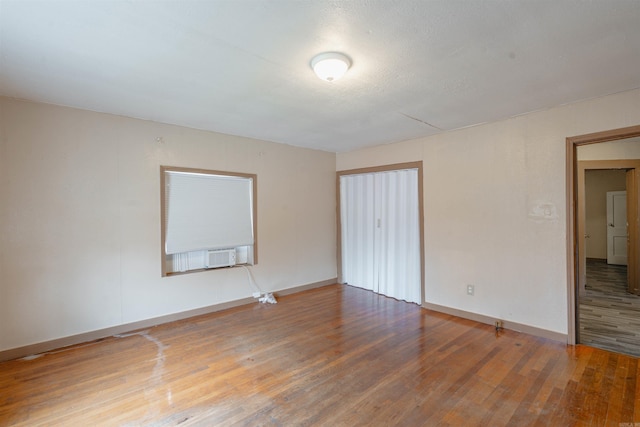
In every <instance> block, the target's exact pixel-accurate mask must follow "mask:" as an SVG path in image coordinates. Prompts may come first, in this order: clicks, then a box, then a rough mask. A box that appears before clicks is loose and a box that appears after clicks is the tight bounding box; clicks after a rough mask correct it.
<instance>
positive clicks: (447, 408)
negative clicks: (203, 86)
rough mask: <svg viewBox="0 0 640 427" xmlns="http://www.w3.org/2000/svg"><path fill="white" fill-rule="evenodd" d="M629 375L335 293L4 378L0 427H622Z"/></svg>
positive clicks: (629, 419)
mask: <svg viewBox="0 0 640 427" xmlns="http://www.w3.org/2000/svg"><path fill="white" fill-rule="evenodd" d="M639 373H640V372H639V367H638V359H637V358H634V357H629V356H624V355H620V354H615V353H610V352H607V351H604V350H599V349H595V348H592V347H586V346H577V347H571V346H569V347H568V346H566V345H565V344H562V343H558V342H554V341H549V340H546V339H542V338H537V337H533V336H530V335H526V334H521V333H516V332H513V331H508V330H507V331H503V332H501V333H499V334H496V332H495V330H494V329H493V327H491V326H488V325H484V324H479V323H476V322H473V321H469V320H464V319H459V318H455V317H452V316H449V315H444V314H439V313H435V312H431V311H428V310H425V309H422V308H420V307H418V306H417V305H415V304H408V303H404V302H399V301H396V300H393V299H390V298H386V297H383V296H380V295H376V294H374V293H372V292H369V291H365V290H361V289H357V288H353V287H349V286H340V285H332V286H327V287H324V288H318V289H313V290H310V291H306V292H302V293H299V294H294V295H289V296H286V297H283V298H280V299H279V303H278V304H276V305H261V304H255V305H250V306H243V307H237V308H234V309H231V310H227V311H223V312H218V313H214V314H210V315H206V316H200V317H196V318H192V319H187V320H183V321H179V322H174V323H171V324H166V325H161V326H158V327H155V328H151V329H149V330H144V331H138V332H134V333H131V334H125V335H121V336H117V337H111V338H107V339H104V340H101V341H97V342H94V343H89V344H85V345H81V346H75V347H71V348H67V349H62V350H60V351H57V352H51V353H48V354H45V355H42V356H40V357H36V358H25V359H18V360H13V361H8V362H4V363H0V425H2V426H13V425H19V426H40V425H47V426H50V425H62V426H89V425H106V426H138V425H149V426H175V425H180V426H187V425H204V426H213V425H215V426H232V425H239V426H256V425H264V426H312V425H318V426H356V425H361V426H389V425H403V426H417V425H428V426H430V425H455V426H458V425H465V426H503V425H513V426H525V425H533V426H568V425H593V426H601V425H611V426H616V427H619V426H620V425H621V424H620V423H634V422H636V423H640V401H639V400H640V382H639V381H638V375H639ZM629 425H633V424H629Z"/></svg>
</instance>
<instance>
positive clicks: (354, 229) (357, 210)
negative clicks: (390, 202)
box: [340, 174, 375, 290]
mask: <svg viewBox="0 0 640 427" xmlns="http://www.w3.org/2000/svg"><path fill="white" fill-rule="evenodd" d="M340 206H341V208H340V209H341V219H340V220H341V225H342V280H343V282H345V283H348V284H350V285H353V286H357V287H359V288H365V289H370V290H374V288H373V284H374V277H373V273H374V233H375V223H374V221H375V210H374V176H373V175H372V174H367V175H349V176H346V177H345V176H343V177H341V179H340Z"/></svg>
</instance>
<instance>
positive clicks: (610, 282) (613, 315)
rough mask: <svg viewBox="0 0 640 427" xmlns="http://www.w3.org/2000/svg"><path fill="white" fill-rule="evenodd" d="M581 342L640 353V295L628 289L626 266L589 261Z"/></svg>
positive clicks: (638, 355) (580, 309) (582, 304)
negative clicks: (629, 291) (633, 293)
mask: <svg viewBox="0 0 640 427" xmlns="http://www.w3.org/2000/svg"><path fill="white" fill-rule="evenodd" d="M586 276H587V283H586V287H585V288H586V295H584V296H583V297H581V298H580V307H579V316H580V334H579V337H578V339H579V342H580V343H582V344H586V345H591V346H594V347H598V348H602V349H605V350H611V351H615V352H618V353H625V354H629V355H631V356H636V357H640V297H639V296H637V295H632V294H630V293H628V292H627V267H626V266H623V265H609V264H607V263H606V262H605V261H599V260H588V261H587V271H586Z"/></svg>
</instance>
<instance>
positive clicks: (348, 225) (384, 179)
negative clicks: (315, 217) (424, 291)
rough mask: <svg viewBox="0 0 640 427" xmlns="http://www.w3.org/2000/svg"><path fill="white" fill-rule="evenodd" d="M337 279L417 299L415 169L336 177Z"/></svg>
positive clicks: (415, 300)
mask: <svg viewBox="0 0 640 427" xmlns="http://www.w3.org/2000/svg"><path fill="white" fill-rule="evenodd" d="M340 221H341V240H342V246H341V249H342V281H343V282H344V283H347V284H350V285H353V286H358V287H361V288H365V289H370V290H372V291H374V292H377V293H381V294H383V295H387V296H390V297H393V298H396V299H401V300H405V301H408V302H414V303H417V304H420V303H421V299H422V297H421V292H420V286H421V273H420V224H419V205H418V173H417V170H415V169H408V170H399V171H388V172H377V173H367V174H359V175H343V176H341V177H340Z"/></svg>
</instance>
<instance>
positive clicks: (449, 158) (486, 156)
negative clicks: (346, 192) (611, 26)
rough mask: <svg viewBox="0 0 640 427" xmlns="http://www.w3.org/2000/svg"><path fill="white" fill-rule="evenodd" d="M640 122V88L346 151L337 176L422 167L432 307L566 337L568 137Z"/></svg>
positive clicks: (428, 288) (428, 289) (340, 156)
mask: <svg viewBox="0 0 640 427" xmlns="http://www.w3.org/2000/svg"><path fill="white" fill-rule="evenodd" d="M487 102H491V100H487ZM638 124H640V90H635V91H630V92H625V93H620V94H616V95H611V96H608V97H604V98H599V99H594V100H589V101H585V102H581V103H576V104H571V105H566V106H562V107H558V108H554V109H550V110H546V111H540V112H536V113H531V114H527V115H524V116H519V117H515V118H512V119H509V120H505V121H501V122H497V123H490V124H486V125H482V126H476V127H472V128H467V129H462V130H459V131H453V132H448V133H444V134H441V135H435V136H431V137H427V138H422V139H418V140H413V141H407V142H402V143H398V144H390V145H386V146H380V147H375V148H371V149H363V150H358V151H354V152H349V153H341V154H338V155H337V169H338V170H348V169H354V168H360V167H369V166H377V165H384V164H390V163H398V162H408V161H415V160H422V161H423V162H424V204H425V254H424V255H425V268H426V277H425V279H426V280H425V282H426V283H425V296H426V300H427V302H429V303H432V304H438V305H442V306H446V307H450V308H455V309H459V310H464V311H468V312H472V313H477V314H481V315H485V316H490V317H494V318H497V319H503V320H508V321H512V322H517V323H521V324H525V325H529V326H532V327H536V328H540V329H544V330H548V331H553V332H557V333H562V334H566V333H567V332H568V315H567V260H566V249H567V246H566V245H567V236H566V233H567V229H566V137H569V136H576V135H582V134H587V133H592V132H598V131H603V130H609V129H616V128H622V127H627V126H632V125H638ZM467 284H474V285H475V286H476V288H475V296H467V295H466V285H467Z"/></svg>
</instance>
